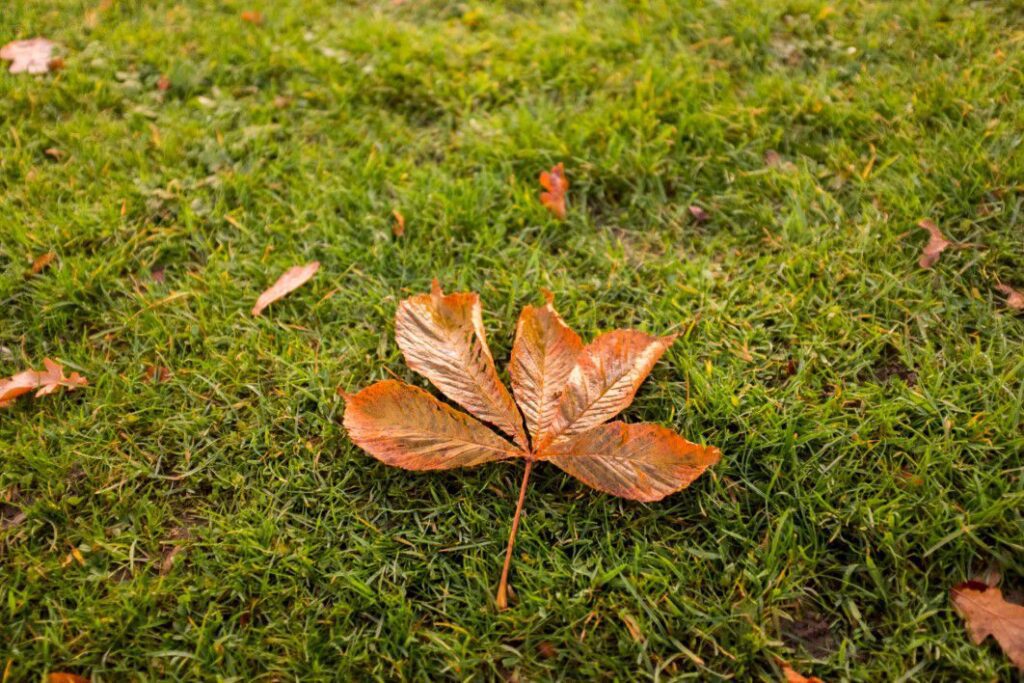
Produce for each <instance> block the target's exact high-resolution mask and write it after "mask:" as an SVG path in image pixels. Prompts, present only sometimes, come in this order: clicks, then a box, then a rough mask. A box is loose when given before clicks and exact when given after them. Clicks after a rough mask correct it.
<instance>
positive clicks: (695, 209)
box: [689, 204, 711, 223]
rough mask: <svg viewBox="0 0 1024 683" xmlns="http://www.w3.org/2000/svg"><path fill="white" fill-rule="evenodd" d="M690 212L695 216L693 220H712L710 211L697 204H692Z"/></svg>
mask: <svg viewBox="0 0 1024 683" xmlns="http://www.w3.org/2000/svg"><path fill="white" fill-rule="evenodd" d="M689 212H690V215H691V216H693V220H695V221H697V222H698V223H707V222H708V221H709V220H711V216H709V215H708V212H707V211H705V210H704V209H702V208H700V207H699V206H697V205H696V204H692V205H690V207H689Z"/></svg>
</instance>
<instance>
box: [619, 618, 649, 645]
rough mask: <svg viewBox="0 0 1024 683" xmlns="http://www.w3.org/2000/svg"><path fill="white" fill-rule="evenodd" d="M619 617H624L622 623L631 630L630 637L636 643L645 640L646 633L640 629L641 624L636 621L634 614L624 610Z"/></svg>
mask: <svg viewBox="0 0 1024 683" xmlns="http://www.w3.org/2000/svg"><path fill="white" fill-rule="evenodd" d="M619 619H622V623H623V624H625V625H626V630H627V631H629V637H630V638H632V639H633V642H634V643H642V642H644V633H643V631H641V630H640V625H639V624H637V623H636V619H634V618H633V615H631V614H629V613H628V612H622V613H620V614H619Z"/></svg>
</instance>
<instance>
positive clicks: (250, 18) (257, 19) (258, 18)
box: [241, 10, 263, 26]
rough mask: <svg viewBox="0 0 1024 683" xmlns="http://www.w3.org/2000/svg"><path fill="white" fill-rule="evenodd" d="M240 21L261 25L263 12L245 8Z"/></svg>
mask: <svg viewBox="0 0 1024 683" xmlns="http://www.w3.org/2000/svg"><path fill="white" fill-rule="evenodd" d="M241 17H242V21H247V22H249V23H250V24H253V25H254V26H261V25H262V24H263V13H262V12H257V11H255V10H245V11H244V12H242V14H241Z"/></svg>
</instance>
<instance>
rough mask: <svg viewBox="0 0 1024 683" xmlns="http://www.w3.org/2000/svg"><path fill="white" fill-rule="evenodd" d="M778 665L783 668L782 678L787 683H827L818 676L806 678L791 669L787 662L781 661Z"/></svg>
mask: <svg viewBox="0 0 1024 683" xmlns="http://www.w3.org/2000/svg"><path fill="white" fill-rule="evenodd" d="M778 664H779V666H780V667H782V676H783V680H784V681H785V683H825V682H824V681H823V680H821V679H820V678H818V677H817V676H804V675H803V674H802V673H800V672H798V671H797V670H796V669H794V668H793V667H791V666H790V665H789V662H787V661H784V660H782V659H780V660H778Z"/></svg>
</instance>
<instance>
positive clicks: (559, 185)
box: [540, 162, 569, 220]
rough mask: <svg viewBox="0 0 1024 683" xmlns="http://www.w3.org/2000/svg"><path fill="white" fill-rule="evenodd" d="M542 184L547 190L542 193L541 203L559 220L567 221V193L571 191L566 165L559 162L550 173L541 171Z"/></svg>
mask: <svg viewBox="0 0 1024 683" xmlns="http://www.w3.org/2000/svg"><path fill="white" fill-rule="evenodd" d="M540 184H541V186H542V187H543V188H544V189H545V190H547V192H541V193H540V203H541V204H543V205H544V206H546V207H547V209H548V211H550V212H551V213H553V214H555V215H556V216H558V218H560V219H561V220H565V191H566V190H568V189H569V180H568V179H567V178H566V177H565V165H564V164H562V163H561V162H559V163H558V165H557V166H555V167H554V168H552V169H551V170H550V171H541V174H540Z"/></svg>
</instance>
